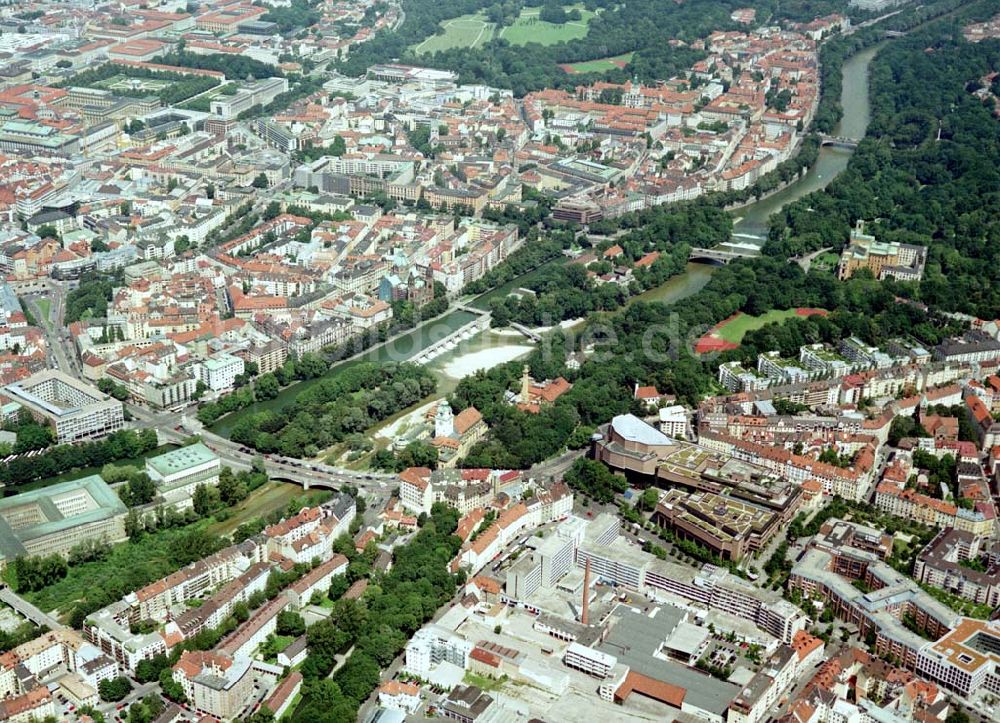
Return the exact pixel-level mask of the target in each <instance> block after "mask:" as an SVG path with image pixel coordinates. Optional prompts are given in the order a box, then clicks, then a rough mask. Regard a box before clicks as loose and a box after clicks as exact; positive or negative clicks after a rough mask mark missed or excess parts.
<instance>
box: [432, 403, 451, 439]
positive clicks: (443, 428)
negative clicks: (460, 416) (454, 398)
mask: <svg viewBox="0 0 1000 723" xmlns="http://www.w3.org/2000/svg"><path fill="white" fill-rule="evenodd" d="M454 434H455V414H454V412H452V411H451V405H450V404H448V400H447V399H442V400H441V401H440V402H438V408H437V414H436V415H435V416H434V436H435V437H452V436H454Z"/></svg>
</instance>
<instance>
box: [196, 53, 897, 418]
mask: <svg viewBox="0 0 1000 723" xmlns="http://www.w3.org/2000/svg"><path fill="white" fill-rule="evenodd" d="M883 42H884V41H883ZM880 47H881V45H880V44H876V45H874V46H871V47H869V48H866V49H865V50H862V51H860V52H858V53H856V54H855V55H853V56H851V57H850V58H849V59H848V60H847V61H846V62H845V63H844V64H843V68H842V76H843V78H842V84H841V101H840V103H841V107H842V108H843V115H842V118H841V120H840V121H839V123H838V125H837V128H836V130H835V134H836V135H841V136H847V137H856V138H860V137H863V135H864V131H865V129H866V128H867V126H868V120H869V106H868V96H867V93H868V66H869V64H870V62H871V60H872V58H873V57H874V56H875V55H876V54H877V52H878V49H879V48H880ZM851 155H852V152H851V151H849V150H847V149H841V148H833V147H829V146H827V147H821V148H820V150H819V153H818V155H817V160H816V163H814V164H813V166H812V167H810V168H809V170H808V171H806V172H805V173H804V174H801V175H800V176H799V177H798V179H797V180H796V181H795V182H794V183H789V184H787V185H786V186H784V187H783V188H782V189H780V190H778V189H776V190H775V191H774V192H773V193H769V194H768V195H766V196H762V197H761V199H759V200H756V201H754V202H753V203H751V204H748V205H745V206H742V207H741V208H740V209H739V210H740V211H741V212H742V213H741V215H740V218H739V219H738V220H737V222H736V223H734V226H733V235H734V236H735V235H736V234H737V233H739V234H741V235H744V236H745V237H749V238H756V239H759V240H760V242H761V243H763V241H764V240H765V239H766V236H767V227H768V219H769V217H770V216H771V214H772V213H775V212H776V211H779V210H780V209H781V208H782V207H783V206H785V205H786V204H788V203H791V202H792V201H795V200H798V199H799V198H801V197H802V196H804V195H806V194H809V193H812V192H813V191H817V190H821V189H822V188H824V187H825V186H826V185H827V184H828V183H830V181H832V180H833V178H834V177H836V176H837V175H838V174H839V173H841V172H842V171H843V170H844V169H845V168H846V167H847V162H848V160H849V159H850V157H851ZM566 260H567V259H566V257H565V256H562V257H558V258H555V259H553V260H551V261H548V262H546V263H544V264H542V265H540V266H538V267H536V268H534V269H531V270H530V271H528V272H526V273H524V274H522V275H520V276H518V277H517V278H514V279H511V280H510V281H508V282H506V283H504V284H501V285H500V286H498V287H496V288H494V289H491V290H489V291H486V292H484V293H483V294H480V295H478V296H476V297H475V298H474V299H471V300H468V301H467V302H466V305H467V306H473V307H475V308H478V309H484V310H485V309H488V308H489V304H490V301H492V300H493V299H495V298H500V297H502V296H505V295H507V294H509V293H510V292H511V291H513V290H514V289H516V288H518V287H520V286H524V285H525V284H527V283H530V281H531V279H533V278H535V277H536V276H537V275H539V274H542V273H545V270H546V269H548V268H550V267H551V266H552V265H554V264H559V263H565V262H566ZM715 268H716V267H714V266H710V265H705V264H691V263H689V264H688V265H687V267H686V269H685V271H684V272H682V273H681V274H678V275H676V276H674V277H672V278H670V279H668V280H667V281H666V282H664V283H663V284H661V285H659V286H657V287H655V288H653V289H649V290H647V291H645V292H643V293H642V294H639V295H638V296H634V297H632V298H631V299H630V300H629V302H628V303H633V302H634V301H636V300H638V301H659V302H663V303H675V302H677V301H681V300H683V299H684V298H686V297H688V296H691V295H692V294H695V293H697V292H698V291H700V290H701V289H702V288H704V286H705V285H706V284H707V283H708V281H709V279H710V278H711V276H712V274H713V273H714V270H715ZM474 318H475V315H474V314H472V313H470V312H467V311H461V310H453V311H450V312H447V313H445V314H443V315H442V316H440V317H437V318H436V319H434V320H430V321H428V322H424V323H423V324H420V325H418V326H417V327H415V328H414V329H412V330H410V331H409V332H405V333H403V334H400V335H397V336H396V337H393V338H391V339H388V340H386V341H384V342H380V343H379V344H377V345H373V346H371V347H370V348H368V349H365V350H363V351H361V352H359V353H357V354H355V355H353V356H351V357H348V358H347V359H344V360H340V361H338V362H337V363H335V364H334V365H332V366H331V367H330V369H329V371H328V372H327V373H326V374H325V375H324V376H323V377H319V378H317V379H311V380H308V381H303V382H298V383H296V384H292V385H289V386H288V387H285V388H284V389H282V390H281V392H279V393H278V395H277V396H276V397H275V398H274V399H270V400H266V401H262V402H256V403H254V404H252V405H250V406H249V407H246V408H245V409H242V410H239V411H236V412H233V413H231V414H229V415H226V416H225V417H222V418H220V419H219V420H217V421H216V422H215V423H214V424H212V425H211V426H210V429H211V430H212V431H213V432H215V433H217V434H220V435H222V436H228V435H229V433H230V431H231V430H232V428H233V427H234V426H235V424H236V423H237V422H239V420H240V419H242V418H243V417H244V415H247V414H254V413H256V412H259V411H263V410H265V409H280V408H282V407H284V406H286V405H287V404H290V403H291V402H292V401H294V399H295V397H296V396H297V395H298V394H299V393H300V392H302V391H305V390H306V389H308V388H310V387H311V386H312V385H314V384H317V383H319V382H320V381H321V380H323V379H327V378H329V377H330V376H332V375H335V374H337V373H339V372H341V371H343V370H346V369H348V368H350V367H351V366H354V365H356V364H358V363H361V362H362V361H375V362H382V361H397V362H398V361H408V360H410V359H412V358H414V356H416V355H417V354H418V353H419V352H420V351H422V350H423V349H425V348H427V347H429V346H431V345H432V344H434V343H436V342H437V341H439V340H441V339H443V338H444V337H446V336H448V335H449V334H451V333H452V332H454V331H455V330H456V329H458V328H460V327H461V326H463V325H465V324H467V323H468V322H469V321H471V320H473V319H474ZM482 337H483V334H477V335H476V336H475V337H473V338H472V339H471V340H467V341H465V342H462V343H461V344H459V345H458V346H457V347H456V349H454V350H450V351H449V352H447V353H446V354H443V355H442V356H441V357H438V358H437V359H435V360H434V361H433V362H431V363H430V364H429V365H428V367H429V368H430V369H431V370H432V371H433V372H434V374H435V377H436V378H437V380H438V383H439V392H441V393H444V394H447V393H448V392H449V391H450V390H451V389H453V388H454V385H455V384H456V383H457V379H458V378H460V377H461V376H463V375H465V374H467V373H474V371H475V369H478V368H485V366H486V365H490V366H492V365H495V364H497V363H500V362H499V361H497V360H496V359H497V358H499V357H497V358H493V357H491V356H490V350H489V349H487V348H486V347H485V346H482V347H481V346H479V345H480V343H481V342H476V340H479V339H481V338H482ZM469 342H475V343H474V344H470V343H469ZM510 346H512V347H519V346H521V345H510ZM524 346H527V345H524ZM470 347H471V348H470ZM507 348H508V349H509V351H508V350H505V351H501V349H505V347H504V346H494V348H493V351H494V353H495V354H497V355H502V358H503V360H504V361H508V360H510V359H511V358H514V359H516V358H518V357H519V356H521V355H522V354H527V353H528V352H529V351H530V348H528V349H510V348H509V347H507ZM515 354H516V355H515ZM510 355H514V356H510ZM461 356H466V358H465V359H464V360H463V361H458V359H459V358H460V357H461ZM451 362H455V363H454V364H453V365H452V366H450V367H449V366H448V365H449V364H450V363H451Z"/></svg>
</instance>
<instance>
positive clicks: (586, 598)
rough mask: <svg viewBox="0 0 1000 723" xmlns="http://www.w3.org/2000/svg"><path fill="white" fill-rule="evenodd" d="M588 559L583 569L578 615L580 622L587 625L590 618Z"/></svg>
mask: <svg viewBox="0 0 1000 723" xmlns="http://www.w3.org/2000/svg"><path fill="white" fill-rule="evenodd" d="M589 612H590V558H589V557H588V558H587V565H586V567H584V569H583V612H582V613H580V622H581V623H582V624H584V625H589V624H590V623H589V622H588V619H589V617H590V615H589Z"/></svg>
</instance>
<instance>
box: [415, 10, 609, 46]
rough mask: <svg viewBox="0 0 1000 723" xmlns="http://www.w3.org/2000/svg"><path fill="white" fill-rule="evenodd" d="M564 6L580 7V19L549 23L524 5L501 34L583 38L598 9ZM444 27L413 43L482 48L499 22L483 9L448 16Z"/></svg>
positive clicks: (544, 39)
mask: <svg viewBox="0 0 1000 723" xmlns="http://www.w3.org/2000/svg"><path fill="white" fill-rule="evenodd" d="M564 7H565V8H566V10H567V11H569V10H573V9H576V10H579V11H580V14H581V16H582V17H581V18H580V20H571V21H570V22H568V23H564V24H562V25H556V24H555V23H546V22H542V21H541V20H539V19H538V13H539V12H541V8H524V9H523V10H522V11H521V14H520V15H519V16H518V18H517V20H515V21H514V24H513V25H510V26H507V27H504V28H501V29H500V32H499V37H501V38H503V39H504V40H506V41H507V42H509V43H510V44H512V45H527V44H528V43H539V44H541V45H555V44H556V43H561V42H564V41H566V40H574V39H576V38H582V37H583V36H585V35H586V34H587V24H588V23H589V22H590V19H591V18H592V17H594V13H592V12H590V11H589V10H587V9H585V8H584V7H583V6H582V5H566V6H564ZM441 27H442V28H443V29H444V33H442V34H435V35H431V36H430V37H429V38H425V39H424V40H423V42H420V43H418V44H417V45H415V46H413V52H415V53H417V54H418V55H422V54H424V53H436V52H437V51H439V50H451V49H452V48H478V47H481V46H482V45H483V44H485V43H486V42H488V41H489V40H491V39H492V38H493V37H494V35H496V34H497V27H496V25H495V24H493V23H491V22H489V21H488V20H487V19H486V16H485V15H484V14H483V13H481V12H479V13H475V14H473V15H462V16H460V17H457V18H452V19H451V20H446V21H444V22H443V23H441Z"/></svg>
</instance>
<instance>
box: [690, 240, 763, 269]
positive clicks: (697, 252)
mask: <svg viewBox="0 0 1000 723" xmlns="http://www.w3.org/2000/svg"><path fill="white" fill-rule="evenodd" d="M755 256H760V247H759V246H753V245H751V244H720V245H719V246H714V247H712V248H710V249H702V248H693V249H691V253H690V254H688V261H694V262H696V263H697V262H701V263H710V264H722V265H726V264H728V263H729V262H730V261H735V260H736V259H751V258H754V257H755Z"/></svg>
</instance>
